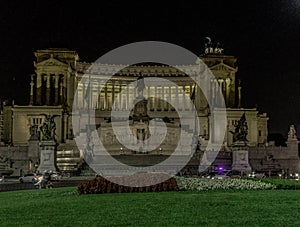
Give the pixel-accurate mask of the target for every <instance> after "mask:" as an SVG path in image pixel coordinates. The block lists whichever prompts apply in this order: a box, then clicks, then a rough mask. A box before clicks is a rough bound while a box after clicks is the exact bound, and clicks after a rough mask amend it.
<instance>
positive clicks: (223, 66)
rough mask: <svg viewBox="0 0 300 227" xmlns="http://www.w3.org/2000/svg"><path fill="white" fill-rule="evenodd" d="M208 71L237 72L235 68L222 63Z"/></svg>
mask: <svg viewBox="0 0 300 227" xmlns="http://www.w3.org/2000/svg"><path fill="white" fill-rule="evenodd" d="M210 70H216V71H225V72H232V71H233V72H237V68H233V67H231V66H229V65H226V64H224V63H223V62H221V63H219V64H216V65H214V66H212V67H210Z"/></svg>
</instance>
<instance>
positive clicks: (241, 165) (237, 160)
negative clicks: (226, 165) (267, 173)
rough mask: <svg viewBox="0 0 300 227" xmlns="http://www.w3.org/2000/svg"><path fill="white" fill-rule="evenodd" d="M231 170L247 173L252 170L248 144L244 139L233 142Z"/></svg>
mask: <svg viewBox="0 0 300 227" xmlns="http://www.w3.org/2000/svg"><path fill="white" fill-rule="evenodd" d="M232 170H238V171H241V172H242V173H249V172H251V170H252V168H251V166H250V164H249V155H248V144H247V142H245V141H237V142H235V143H234V144H233V149H232Z"/></svg>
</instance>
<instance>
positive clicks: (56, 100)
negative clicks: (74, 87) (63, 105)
mask: <svg viewBox="0 0 300 227" xmlns="http://www.w3.org/2000/svg"><path fill="white" fill-rule="evenodd" d="M54 80H55V82H54V94H55V97H54V105H58V97H59V87H58V85H59V75H58V74H55V77H54Z"/></svg>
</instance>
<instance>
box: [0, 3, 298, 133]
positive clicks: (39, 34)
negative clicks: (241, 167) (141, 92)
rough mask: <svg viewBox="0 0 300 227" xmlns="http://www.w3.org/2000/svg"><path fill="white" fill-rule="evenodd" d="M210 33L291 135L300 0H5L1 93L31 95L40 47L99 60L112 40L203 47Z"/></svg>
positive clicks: (249, 90) (246, 98) (246, 88)
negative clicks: (195, 1) (167, 0)
mask: <svg viewBox="0 0 300 227" xmlns="http://www.w3.org/2000/svg"><path fill="white" fill-rule="evenodd" d="M94 2H98V4H97V5H96V4H94ZM124 2H125V3H124ZM141 2H142V1H141ZM206 36H209V37H211V39H212V41H213V42H221V43H222V44H223V47H224V48H225V53H226V54H228V55H234V56H236V57H237V58H238V62H237V63H238V67H239V71H238V74H237V77H238V78H239V79H241V80H242V86H243V90H242V91H243V106H244V107H255V106H257V107H258V109H259V110H260V111H261V112H267V113H268V115H269V117H270V121H269V131H270V132H271V133H276V132H279V133H282V134H284V135H286V134H287V132H288V129H289V125H290V124H300V92H299V85H300V0H290V1H288V0H282V1H277V0H270V1H268V0H265V1H211V0H210V1H199V6H197V5H195V4H192V3H189V2H188V1H181V3H173V4H170V3H168V4H167V3H163V1H157V2H156V1H147V2H144V3H135V4H129V1H123V3H122V4H119V3H117V2H115V1H91V2H89V1H80V3H76V2H75V1H64V2H63V3H62V2H61V1H56V0H52V1H18V2H17V1H5V2H4V1H3V2H1V9H0V50H1V56H0V75H1V78H2V80H1V85H2V86H1V91H0V96H1V97H2V98H6V97H13V98H14V99H15V100H16V101H15V103H16V104H21V103H22V102H27V103H28V95H29V75H30V74H31V73H33V72H34V71H33V70H34V68H33V60H34V55H33V52H34V51H35V50H38V49H45V48H51V47H65V48H69V49H71V50H76V51H77V52H78V54H79V57H80V58H81V60H84V61H94V60H96V59H97V58H99V57H100V56H101V55H103V54H104V53H106V52H108V51H110V50H111V49H113V48H116V47H119V46H122V45H125V44H128V43H131V42H137V41H147V40H155V41H164V42H170V43H174V44H177V45H180V46H182V47H184V48H186V49H189V50H190V51H192V52H193V53H195V54H196V55H200V54H202V53H203V49H204V41H205V37H206Z"/></svg>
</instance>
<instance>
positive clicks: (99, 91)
mask: <svg viewBox="0 0 300 227" xmlns="http://www.w3.org/2000/svg"><path fill="white" fill-rule="evenodd" d="M100 86H101V81H100V80H98V87H97V92H98V109H99V110H101V108H102V106H101V90H100V88H101V87H100Z"/></svg>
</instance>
